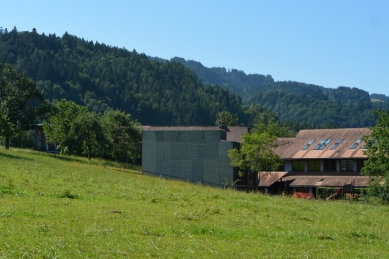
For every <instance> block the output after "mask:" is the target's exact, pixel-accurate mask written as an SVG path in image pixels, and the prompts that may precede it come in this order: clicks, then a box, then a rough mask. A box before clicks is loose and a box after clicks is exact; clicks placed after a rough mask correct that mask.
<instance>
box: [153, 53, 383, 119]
mask: <svg viewBox="0 0 389 259" xmlns="http://www.w3.org/2000/svg"><path fill="white" fill-rule="evenodd" d="M151 59H153V58H151ZM171 60H174V61H176V62H180V63H182V64H184V65H185V66H186V67H187V68H190V69H191V70H192V71H195V72H196V73H197V74H198V75H199V77H200V78H201V79H202V81H203V83H210V84H218V85H221V86H223V87H225V88H226V89H229V90H230V91H231V92H232V93H234V94H238V95H240V96H241V97H242V99H243V103H244V104H246V105H250V104H252V103H259V104H261V105H263V106H264V107H266V108H268V109H271V110H272V111H274V112H275V113H276V114H277V115H278V116H279V118H280V120H281V121H283V122H289V123H291V124H296V122H297V124H301V123H303V124H305V125H311V126H312V125H314V126H316V127H317V126H320V127H367V126H373V125H374V124H375V121H376V119H377V118H376V117H374V116H372V112H373V110H375V109H377V108H380V109H384V110H387V109H389V97H387V96H385V95H383V94H372V95H370V96H369V93H368V92H366V91H364V90H361V89H358V88H350V87H345V86H340V87H338V88H336V89H332V88H325V87H322V86H318V85H314V84H306V83H301V82H294V81H274V79H273V78H272V76H270V75H266V76H265V75H260V74H245V73H244V72H243V71H240V70H237V69H231V70H226V69H225V68H221V67H211V68H207V67H205V66H203V65H202V64H201V63H200V62H197V61H193V60H185V59H183V58H178V57H175V58H172V59H171Z"/></svg>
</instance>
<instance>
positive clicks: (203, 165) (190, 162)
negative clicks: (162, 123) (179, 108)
mask: <svg viewBox="0 0 389 259" xmlns="http://www.w3.org/2000/svg"><path fill="white" fill-rule="evenodd" d="M247 132H248V128H247V127H152V126H144V127H143V132H142V172H143V173H144V174H149V175H155V176H158V177H164V178H173V179H179V180H183V181H188V182H194V183H199V184H205V185H212V186H220V187H222V186H226V185H230V184H232V183H233V182H234V181H236V180H237V179H238V171H237V169H236V168H234V167H232V166H231V160H230V159H229V157H228V155H227V154H228V150H230V149H233V148H239V143H240V139H241V137H242V135H243V134H245V133H247Z"/></svg>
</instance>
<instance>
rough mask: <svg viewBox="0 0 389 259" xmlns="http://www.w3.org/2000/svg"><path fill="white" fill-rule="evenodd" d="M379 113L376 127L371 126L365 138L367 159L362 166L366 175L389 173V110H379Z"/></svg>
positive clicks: (385, 174)
mask: <svg viewBox="0 0 389 259" xmlns="http://www.w3.org/2000/svg"><path fill="white" fill-rule="evenodd" d="M374 115H378V120H377V123H376V126H375V127H372V128H371V133H370V135H369V136H365V137H364V138H363V140H364V141H365V143H366V146H365V150H364V154H365V155H367V160H366V161H365V163H364V167H363V168H362V173H363V174H365V175H378V176H387V175H389V111H381V110H377V111H375V112H374Z"/></svg>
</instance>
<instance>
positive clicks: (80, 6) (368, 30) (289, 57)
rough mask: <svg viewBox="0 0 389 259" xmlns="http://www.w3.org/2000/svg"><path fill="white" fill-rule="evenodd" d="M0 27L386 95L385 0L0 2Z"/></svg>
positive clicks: (388, 4) (388, 7) (388, 23)
mask: <svg viewBox="0 0 389 259" xmlns="http://www.w3.org/2000/svg"><path fill="white" fill-rule="evenodd" d="M0 26H1V27H3V28H7V29H8V30H11V29H12V28H13V27H14V26H16V27H17V29H18V30H19V31H26V30H28V31H31V30H32V28H36V29H37V31H38V33H45V34H49V33H50V34H53V33H55V34H56V35H57V36H62V35H63V34H64V33H65V32H66V31H67V32H68V33H70V34H73V35H76V36H78V37H80V38H84V39H86V40H93V41H98V42H100V43H105V44H107V45H112V46H118V47H125V48H127V49H128V50H133V49H136V51H138V52H141V53H145V54H146V55H150V56H158V57H161V58H165V59H170V58H172V57H175V56H178V57H182V58H185V59H187V60H189V59H191V60H196V61H199V62H201V63H202V64H203V65H204V66H207V67H212V66H218V67H225V68H227V69H228V68H236V69H239V70H243V71H244V72H246V73H258V74H264V75H267V74H270V75H272V76H273V78H274V79H275V80H277V81H283V80H292V81H298V82H304V83H311V84H317V85H321V86H324V87H330V88H336V87H338V86H348V87H357V88H360V89H363V90H366V91H368V92H369V93H380V94H385V95H388V96H389V1H388V0H382V1H375V0H370V1H366V0H342V1H339V0H337V1H335V0H328V1H312V0H304V1H303V0H296V1H295V0H284V1H278V0H273V1H270V0H267V1H261V0H257V1H248V0H247V1H244V0H242V1H228V0H225V1H209V0H208V1H204V0H196V1H185V0H181V1H176V0H171V1H167V0H159V1H148V0H139V1H131V0H128V1H126V0H116V1H115V0H111V1H99V0H94V1H91V0H82V1H80V0H77V1H73V0H68V1H52V0H51V1H46V0H37V1H21V0H13V1H3V2H2V3H1V6H0Z"/></svg>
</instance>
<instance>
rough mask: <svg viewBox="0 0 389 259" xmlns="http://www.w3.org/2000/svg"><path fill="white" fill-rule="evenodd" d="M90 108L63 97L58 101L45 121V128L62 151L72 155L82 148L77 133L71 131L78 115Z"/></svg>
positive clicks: (51, 139) (48, 135) (47, 134)
mask: <svg viewBox="0 0 389 259" xmlns="http://www.w3.org/2000/svg"><path fill="white" fill-rule="evenodd" d="M87 112H88V109H87V108H86V107H85V106H81V105H78V104H76V103H75V102H72V101H67V100H65V99H62V100H61V101H59V102H57V103H56V104H55V105H54V107H53V109H52V114H51V117H50V118H49V119H48V120H47V121H46V122H44V123H43V129H44V131H45V134H46V136H47V138H48V139H49V140H50V142H54V143H57V144H58V146H59V148H60V149H61V151H62V152H67V153H68V155H71V154H72V153H73V152H75V151H76V150H77V149H80V148H79V147H80V143H79V142H77V141H76V135H74V134H72V133H71V132H70V130H71V128H72V126H73V123H74V121H75V120H76V118H77V116H78V115H80V114H82V113H87Z"/></svg>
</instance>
